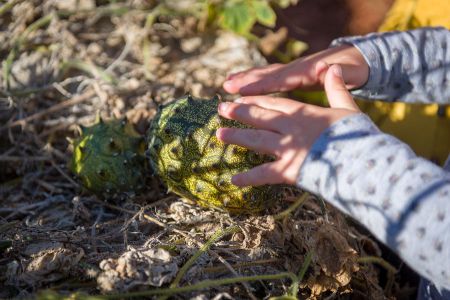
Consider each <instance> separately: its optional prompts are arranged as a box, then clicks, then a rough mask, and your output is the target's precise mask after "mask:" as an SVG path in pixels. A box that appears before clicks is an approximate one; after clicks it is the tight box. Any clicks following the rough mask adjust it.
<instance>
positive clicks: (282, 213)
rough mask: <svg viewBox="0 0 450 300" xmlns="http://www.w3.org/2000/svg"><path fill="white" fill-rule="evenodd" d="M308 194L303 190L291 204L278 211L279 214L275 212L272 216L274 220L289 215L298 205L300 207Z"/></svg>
mask: <svg viewBox="0 0 450 300" xmlns="http://www.w3.org/2000/svg"><path fill="white" fill-rule="evenodd" d="M308 196H309V194H308V193H306V192H304V193H303V194H302V195H301V196H300V197H299V198H298V199H297V200H296V201H295V202H294V204H292V205H291V206H289V207H288V208H287V209H286V210H284V211H282V212H280V213H279V214H276V215H274V216H273V218H274V219H275V220H281V219H284V218H285V217H287V216H289V215H290V214H291V213H292V212H293V211H294V210H296V209H297V208H298V207H300V206H301V205H302V204H303V203H304V202H305V200H306V199H307V197H308Z"/></svg>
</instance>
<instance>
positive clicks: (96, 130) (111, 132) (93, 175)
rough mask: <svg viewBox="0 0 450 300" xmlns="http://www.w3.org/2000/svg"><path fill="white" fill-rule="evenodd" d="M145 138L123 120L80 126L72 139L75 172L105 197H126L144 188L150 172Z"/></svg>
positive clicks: (84, 183) (71, 165)
mask: <svg viewBox="0 0 450 300" xmlns="http://www.w3.org/2000/svg"><path fill="white" fill-rule="evenodd" d="M145 146H146V145H145V141H144V138H143V136H141V135H140V134H138V133H137V132H136V131H135V130H134V128H133V126H132V125H131V124H130V123H128V122H127V121H126V120H125V119H124V120H110V121H105V122H104V121H102V120H101V118H97V123H96V124H94V125H93V126H91V127H81V136H80V137H79V138H78V139H76V140H75V141H74V142H73V148H74V149H73V156H72V161H71V164H70V168H71V170H72V172H73V173H74V174H75V175H77V176H78V178H79V179H80V180H81V182H82V184H83V186H84V187H85V188H87V189H88V190H90V191H92V192H94V193H96V194H97V195H100V196H103V197H105V198H119V197H120V198H123V197H126V196H130V195H133V194H135V193H136V192H137V191H139V190H142V189H143V188H144V185H145V177H146V173H147V169H146V160H145V156H144V152H145Z"/></svg>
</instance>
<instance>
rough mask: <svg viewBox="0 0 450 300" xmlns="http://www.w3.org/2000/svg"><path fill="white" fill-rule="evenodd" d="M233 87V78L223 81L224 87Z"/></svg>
mask: <svg viewBox="0 0 450 300" xmlns="http://www.w3.org/2000/svg"><path fill="white" fill-rule="evenodd" d="M230 87H231V80H227V81H225V82H224V83H223V88H224V89H229V88H230Z"/></svg>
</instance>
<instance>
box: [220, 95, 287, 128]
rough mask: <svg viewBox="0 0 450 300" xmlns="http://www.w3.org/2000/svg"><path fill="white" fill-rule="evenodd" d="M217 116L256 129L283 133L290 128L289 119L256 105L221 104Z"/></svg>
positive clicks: (277, 112)
mask: <svg viewBox="0 0 450 300" xmlns="http://www.w3.org/2000/svg"><path fill="white" fill-rule="evenodd" d="M218 111H219V115H221V116H222V117H224V118H227V119H232V120H236V121H238V122H241V123H244V124H247V125H250V126H252V127H255V128H258V129H265V130H270V131H275V132H280V133H284V132H286V130H287V129H289V128H290V124H289V118H286V115H285V114H283V113H281V112H279V111H275V110H270V109H265V108H262V107H259V106H256V105H248V104H240V103H233V102H222V103H220V104H219V109H218Z"/></svg>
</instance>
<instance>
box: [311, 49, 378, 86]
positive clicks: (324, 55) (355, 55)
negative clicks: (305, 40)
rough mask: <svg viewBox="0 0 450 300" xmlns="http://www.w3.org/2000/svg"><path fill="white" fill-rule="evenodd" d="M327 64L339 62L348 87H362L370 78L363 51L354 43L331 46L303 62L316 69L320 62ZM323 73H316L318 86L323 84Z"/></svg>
mask: <svg viewBox="0 0 450 300" xmlns="http://www.w3.org/2000/svg"><path fill="white" fill-rule="evenodd" d="M320 61H322V62H324V63H326V64H327V65H334V64H339V65H340V66H341V68H342V77H343V79H344V82H345V84H346V87H347V89H356V88H359V87H362V86H363V85H364V84H365V83H366V82H367V80H368V79H369V65H368V64H367V62H366V60H365V58H364V56H363V55H362V54H361V52H360V51H359V50H358V49H357V48H356V47H354V46H352V45H348V44H346V45H341V46H337V47H333V48H329V49H326V50H323V51H321V52H318V53H316V54H313V55H311V56H308V57H306V58H305V59H304V60H303V62H304V63H307V64H308V65H309V68H310V69H311V70H314V69H315V67H316V65H317V63H318V62H320ZM324 75H325V74H324V73H323V74H320V73H319V74H316V76H317V78H316V82H317V84H316V85H317V86H323V80H324Z"/></svg>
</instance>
